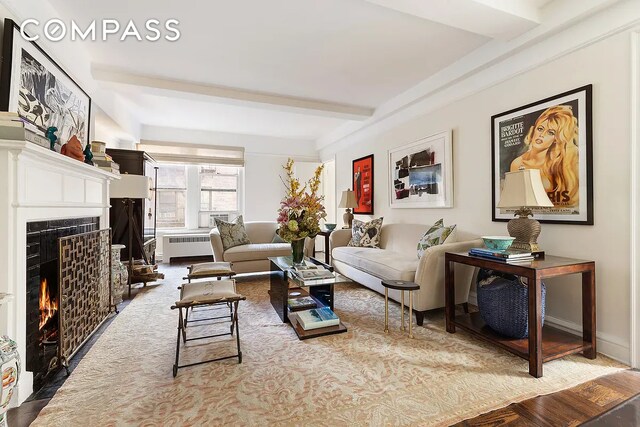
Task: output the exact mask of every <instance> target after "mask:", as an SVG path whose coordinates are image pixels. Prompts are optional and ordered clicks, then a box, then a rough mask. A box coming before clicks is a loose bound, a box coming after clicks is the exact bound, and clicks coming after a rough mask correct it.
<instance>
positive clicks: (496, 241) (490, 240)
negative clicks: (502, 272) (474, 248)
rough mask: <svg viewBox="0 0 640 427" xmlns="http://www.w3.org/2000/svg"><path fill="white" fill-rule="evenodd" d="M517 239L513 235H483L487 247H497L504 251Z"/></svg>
mask: <svg viewBox="0 0 640 427" xmlns="http://www.w3.org/2000/svg"><path fill="white" fill-rule="evenodd" d="M515 239H516V238H515V237H511V236H482V240H483V241H484V245H485V246H486V247H487V248H489V249H495V250H498V251H504V250H505V249H508V248H509V246H511V243H513V241H514V240H515Z"/></svg>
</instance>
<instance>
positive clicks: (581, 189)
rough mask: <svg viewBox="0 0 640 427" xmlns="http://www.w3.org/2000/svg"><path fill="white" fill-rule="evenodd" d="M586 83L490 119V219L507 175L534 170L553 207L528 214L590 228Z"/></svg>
mask: <svg viewBox="0 0 640 427" xmlns="http://www.w3.org/2000/svg"><path fill="white" fill-rule="evenodd" d="M591 91H592V87H591V85H587V86H583V87H580V88H577V89H574V90H571V91H568V92H564V93H561V94H559V95H556V96H552V97H550V98H546V99H543V100H541V101H538V102H534V103H532V104H528V105H525V106H523V107H519V108H516V109H513V110H510V111H506V112H504V113H501V114H497V115H495V116H493V117H492V118H491V155H492V167H493V171H492V172H493V173H492V220H493V221H508V220H510V219H511V218H513V214H514V209H499V208H497V207H496V205H497V204H498V202H499V201H500V192H501V190H502V186H503V184H504V175H505V173H507V172H513V171H517V170H518V169H519V168H525V169H539V170H540V175H541V177H542V184H543V186H544V188H545V191H546V192H547V196H549V199H550V200H551V202H553V205H554V206H553V207H550V208H544V209H542V210H539V211H538V210H537V211H535V212H534V217H535V218H536V219H537V220H538V221H540V222H546V223H557V224H586V225H593V174H592V162H593V160H592V124H591Z"/></svg>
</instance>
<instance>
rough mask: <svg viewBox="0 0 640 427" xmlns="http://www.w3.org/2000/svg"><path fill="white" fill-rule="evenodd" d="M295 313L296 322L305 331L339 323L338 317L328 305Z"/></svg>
mask: <svg viewBox="0 0 640 427" xmlns="http://www.w3.org/2000/svg"><path fill="white" fill-rule="evenodd" d="M296 314H297V315H298V323H300V326H302V329H304V330H305V331H308V330H310V329H318V328H326V327H328V326H337V325H339V324H340V319H339V318H338V316H336V314H335V313H334V312H333V311H331V309H330V308H329V307H320V308H312V309H311V310H304V311H298V312H296Z"/></svg>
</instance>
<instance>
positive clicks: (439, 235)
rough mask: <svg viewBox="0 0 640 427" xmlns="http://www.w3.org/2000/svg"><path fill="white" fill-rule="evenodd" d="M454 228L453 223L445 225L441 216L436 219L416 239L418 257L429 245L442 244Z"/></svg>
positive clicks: (420, 256)
mask: <svg viewBox="0 0 640 427" xmlns="http://www.w3.org/2000/svg"><path fill="white" fill-rule="evenodd" d="M455 228H456V225H455V224H454V225H450V226H448V227H445V226H444V220H443V219H442V218H440V219H439V220H438V221H436V223H435V224H433V225H432V226H431V228H429V229H428V230H427V232H426V233H424V235H423V236H422V237H421V238H420V240H419V241H418V259H420V258H422V254H424V251H426V250H427V249H429V248H430V247H432V246H437V245H441V244H443V243H444V241H445V240H447V237H449V236H450V235H451V233H452V232H453V230H455Z"/></svg>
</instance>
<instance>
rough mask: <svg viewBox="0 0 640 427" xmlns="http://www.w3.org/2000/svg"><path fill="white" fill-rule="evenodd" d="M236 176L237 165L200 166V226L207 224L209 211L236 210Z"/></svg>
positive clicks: (233, 211) (237, 173) (234, 211)
mask: <svg viewBox="0 0 640 427" xmlns="http://www.w3.org/2000/svg"><path fill="white" fill-rule="evenodd" d="M238 176H239V168H237V167H229V166H200V218H201V220H200V226H201V227H207V226H209V223H208V221H207V219H206V218H207V217H208V216H210V215H207V214H209V213H213V212H217V213H220V212H224V213H236V212H238V210H239V207H238Z"/></svg>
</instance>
